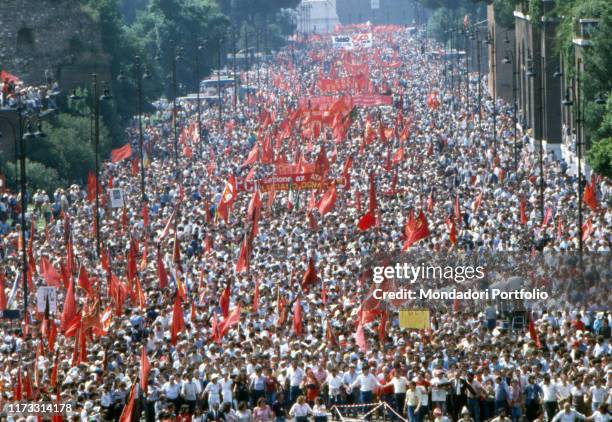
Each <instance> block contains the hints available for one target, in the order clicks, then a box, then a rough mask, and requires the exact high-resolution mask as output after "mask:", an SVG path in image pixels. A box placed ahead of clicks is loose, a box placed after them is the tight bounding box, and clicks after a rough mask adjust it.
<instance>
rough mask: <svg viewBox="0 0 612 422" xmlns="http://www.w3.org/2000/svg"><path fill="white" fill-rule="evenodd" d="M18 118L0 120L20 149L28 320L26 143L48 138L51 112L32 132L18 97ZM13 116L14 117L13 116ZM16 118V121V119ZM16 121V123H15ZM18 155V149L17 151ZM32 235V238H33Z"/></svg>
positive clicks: (32, 117) (25, 293)
mask: <svg viewBox="0 0 612 422" xmlns="http://www.w3.org/2000/svg"><path fill="white" fill-rule="evenodd" d="M17 100H18V103H17V110H16V112H17V116H14V113H15V110H8V111H6V114H7V115H4V114H5V113H4V112H3V113H2V114H0V119H3V120H5V121H6V122H7V123H8V125H9V126H10V128H11V131H12V135H13V139H14V143H15V145H16V146H18V147H19V191H20V196H21V201H20V202H21V212H20V219H21V225H20V229H21V245H20V246H21V274H22V280H21V282H22V289H23V317H24V318H28V295H29V293H28V269H29V265H28V251H27V246H26V244H27V243H28V242H27V241H26V211H27V207H28V200H27V199H26V198H27V183H26V181H27V179H26V178H27V175H26V153H27V152H26V141H33V140H36V139H44V138H46V136H47V135H46V134H45V133H44V132H43V131H42V123H41V121H40V118H41V117H42V116H43V115H47V114H49V113H50V112H51V111H47V112H44V113H41V114H39V115H38V116H37V119H38V121H37V123H36V127H37V130H36V131H35V132H32V123H33V121H34V116H27V115H24V112H25V105H24V104H23V101H22V98H21V96H20V95H19V96H18V97H17ZM11 114H12V115H11ZM15 117H16V119H15ZM15 120H16V121H15ZM15 154H17V149H16V150H15ZM33 235H34V234H33V233H30V236H33Z"/></svg>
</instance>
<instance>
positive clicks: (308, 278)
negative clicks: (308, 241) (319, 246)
mask: <svg viewBox="0 0 612 422" xmlns="http://www.w3.org/2000/svg"><path fill="white" fill-rule="evenodd" d="M318 279H319V278H318V276H317V269H316V268H315V263H314V257H312V256H311V257H310V259H309V260H308V268H307V269H306V272H305V273H304V276H303V277H302V283H301V285H302V289H304V291H308V289H309V287H310V286H311V285H312V284H315V283H316V282H317V280H318Z"/></svg>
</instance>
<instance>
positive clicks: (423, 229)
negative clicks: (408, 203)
mask: <svg viewBox="0 0 612 422" xmlns="http://www.w3.org/2000/svg"><path fill="white" fill-rule="evenodd" d="M404 233H405V235H406V240H405V241H404V248H403V250H404V251H406V250H408V248H410V246H412V245H413V244H415V243H416V242H418V241H419V240H422V239H425V238H426V237H427V236H429V227H428V225H427V219H426V218H425V214H423V211H421V212H419V216H418V217H417V218H416V219H415V220H414V221H413V222H412V224H411V222H410V221H408V223H407V224H406V226H405V228H404Z"/></svg>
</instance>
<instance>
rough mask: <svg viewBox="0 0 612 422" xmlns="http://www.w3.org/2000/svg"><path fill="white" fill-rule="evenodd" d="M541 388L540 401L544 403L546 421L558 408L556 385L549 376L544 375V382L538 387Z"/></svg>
mask: <svg viewBox="0 0 612 422" xmlns="http://www.w3.org/2000/svg"><path fill="white" fill-rule="evenodd" d="M540 387H541V388H542V400H543V401H544V412H545V413H546V420H551V419H552V418H553V417H554V416H555V414H556V413H557V411H558V409H559V406H558V404H557V401H558V397H557V396H558V392H557V385H556V384H555V383H554V382H552V381H551V380H550V375H548V374H546V375H544V381H543V382H542V384H541V385H540Z"/></svg>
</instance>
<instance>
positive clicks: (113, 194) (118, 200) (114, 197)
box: [109, 189, 123, 208]
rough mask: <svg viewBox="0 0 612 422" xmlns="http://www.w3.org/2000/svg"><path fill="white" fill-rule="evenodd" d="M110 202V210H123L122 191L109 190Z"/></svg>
mask: <svg viewBox="0 0 612 422" xmlns="http://www.w3.org/2000/svg"><path fill="white" fill-rule="evenodd" d="M109 193H110V201H111V208H123V190H122V189H111V190H110V191H109Z"/></svg>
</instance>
